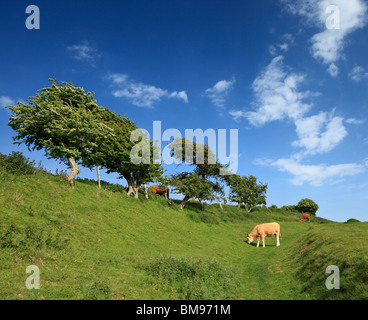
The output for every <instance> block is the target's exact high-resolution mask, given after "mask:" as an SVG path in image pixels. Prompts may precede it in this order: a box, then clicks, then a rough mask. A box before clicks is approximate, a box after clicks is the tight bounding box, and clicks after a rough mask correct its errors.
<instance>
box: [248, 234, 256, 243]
mask: <svg viewBox="0 0 368 320" xmlns="http://www.w3.org/2000/svg"><path fill="white" fill-rule="evenodd" d="M253 240H254V238H253V237H252V236H251V235H250V234H249V233H248V234H247V241H248V243H249V244H250V243H252V242H253Z"/></svg>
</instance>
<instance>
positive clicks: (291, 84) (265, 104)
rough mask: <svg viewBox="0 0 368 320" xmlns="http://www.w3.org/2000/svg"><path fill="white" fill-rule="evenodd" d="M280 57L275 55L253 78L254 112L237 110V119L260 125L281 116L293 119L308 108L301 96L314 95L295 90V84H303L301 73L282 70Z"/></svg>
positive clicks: (298, 117)
mask: <svg viewBox="0 0 368 320" xmlns="http://www.w3.org/2000/svg"><path fill="white" fill-rule="evenodd" d="M282 60H283V57H282V56H278V57H275V58H274V59H273V60H272V61H271V63H270V64H269V65H268V66H267V67H266V68H265V70H264V71H263V72H262V73H261V74H260V75H259V76H258V77H257V78H256V79H255V80H254V82H253V91H254V94H255V98H256V101H255V102H254V105H255V107H256V111H247V112H245V111H243V112H242V113H241V114H240V113H237V114H235V115H236V116H237V117H238V118H239V117H240V116H242V117H244V118H246V119H247V120H248V121H249V122H250V123H251V124H252V125H254V126H262V125H264V124H266V123H267V122H270V121H275V120H283V119H285V118H290V119H292V120H294V121H295V120H297V119H300V118H301V117H303V115H304V114H305V113H306V112H307V111H309V110H310V108H311V105H310V104H306V103H304V102H303V99H305V98H307V97H310V96H315V95H316V94H315V93H311V92H309V91H306V92H299V91H298V90H297V89H298V85H299V84H301V83H303V81H304V76H303V75H301V74H296V73H293V72H289V73H288V72H286V70H285V68H284V66H283V63H282ZM233 114H234V111H233Z"/></svg>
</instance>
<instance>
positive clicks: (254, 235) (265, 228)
mask: <svg viewBox="0 0 368 320" xmlns="http://www.w3.org/2000/svg"><path fill="white" fill-rule="evenodd" d="M273 235H275V236H276V240H277V243H276V247H279V246H280V238H281V233H280V225H279V224H278V223H276V222H272V223H264V224H259V225H257V226H255V227H254V229H253V230H252V231H251V233H248V234H247V240H248V243H252V242H253V241H254V239H257V247H259V241H260V240H261V239H262V242H263V248H264V247H265V246H266V244H265V237H272V236H273Z"/></svg>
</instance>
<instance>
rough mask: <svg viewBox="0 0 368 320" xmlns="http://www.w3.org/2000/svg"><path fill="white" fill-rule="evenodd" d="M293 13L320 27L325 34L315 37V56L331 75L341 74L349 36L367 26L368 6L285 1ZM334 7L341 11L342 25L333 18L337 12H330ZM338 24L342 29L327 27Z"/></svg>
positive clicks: (354, 0)
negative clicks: (344, 50)
mask: <svg viewBox="0 0 368 320" xmlns="http://www.w3.org/2000/svg"><path fill="white" fill-rule="evenodd" d="M281 2H282V3H284V5H285V7H286V8H287V10H288V11H289V12H291V13H292V14H295V15H300V16H303V17H304V18H306V24H307V25H308V26H310V27H319V28H320V29H321V30H322V31H321V32H319V33H317V34H315V35H314V36H312V38H311V43H312V47H311V53H312V55H313V57H314V58H315V59H317V60H319V61H321V62H322V63H324V64H326V65H329V68H328V72H329V73H330V74H331V75H332V76H336V75H337V70H338V69H336V68H337V67H336V65H335V64H334V63H336V62H337V61H338V60H339V59H340V58H341V57H342V51H343V49H344V47H345V45H346V37H347V36H348V35H349V34H351V33H352V32H354V31H356V30H357V29H360V28H363V27H364V26H365V25H366V23H367V5H366V3H365V2H364V1H363V0H297V1H295V0H281ZM330 5H334V6H335V7H337V8H338V11H339V17H340V18H339V25H338V24H337V21H334V20H333V19H332V16H335V17H337V12H332V11H330V12H329V11H326V9H327V8H328V7H329V6H330ZM329 20H330V22H333V23H334V24H335V27H338V29H330V28H327V25H326V22H327V21H329Z"/></svg>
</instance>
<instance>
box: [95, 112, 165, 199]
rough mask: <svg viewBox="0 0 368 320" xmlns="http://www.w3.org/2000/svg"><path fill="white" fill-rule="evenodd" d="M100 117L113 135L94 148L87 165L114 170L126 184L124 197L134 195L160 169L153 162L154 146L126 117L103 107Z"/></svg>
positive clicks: (157, 173) (159, 165)
mask: <svg viewBox="0 0 368 320" xmlns="http://www.w3.org/2000/svg"><path fill="white" fill-rule="evenodd" d="M100 121H102V123H103V124H105V125H107V126H109V128H110V129H111V130H112V134H113V135H112V136H110V137H109V138H108V139H106V140H105V142H104V143H103V144H102V145H100V146H99V147H98V148H97V149H96V152H95V153H94V155H93V157H90V159H91V162H90V163H89V165H90V166H94V165H99V166H101V167H102V168H105V169H107V173H111V172H116V173H118V174H119V175H120V178H124V179H125V180H126V182H127V184H128V194H127V195H128V197H129V196H130V195H134V197H135V198H138V191H139V188H140V187H141V186H142V185H144V184H146V183H149V182H152V181H155V180H156V179H158V178H159V177H161V176H162V174H163V172H164V169H163V168H162V166H161V164H158V163H155V158H154V156H155V155H156V148H155V146H154V144H153V143H152V141H151V140H150V139H149V137H148V136H147V135H145V134H144V132H143V131H142V130H141V129H139V128H138V127H137V126H136V125H135V123H134V122H132V121H131V120H130V119H129V118H126V117H123V116H121V115H116V114H115V113H114V112H113V111H111V110H106V112H105V113H103V114H100Z"/></svg>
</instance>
